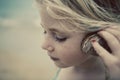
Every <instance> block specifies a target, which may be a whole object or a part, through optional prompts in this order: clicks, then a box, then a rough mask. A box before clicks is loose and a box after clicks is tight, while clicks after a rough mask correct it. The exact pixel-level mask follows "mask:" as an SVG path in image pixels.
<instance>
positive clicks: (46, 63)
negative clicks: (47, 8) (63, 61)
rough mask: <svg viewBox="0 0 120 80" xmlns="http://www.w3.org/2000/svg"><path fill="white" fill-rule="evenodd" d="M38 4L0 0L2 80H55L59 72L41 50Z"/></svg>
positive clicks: (27, 0) (25, 0)
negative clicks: (55, 75) (53, 78)
mask: <svg viewBox="0 0 120 80" xmlns="http://www.w3.org/2000/svg"><path fill="white" fill-rule="evenodd" d="M39 22H40V21H39V12H38V10H37V7H36V4H35V1H34V0H0V80H51V79H52V77H53V76H54V74H55V73H56V70H57V68H56V67H55V65H54V63H53V62H52V61H51V60H50V58H49V57H48V56H47V54H46V52H45V51H43V50H42V49H41V48H40V45H41V43H42V28H41V27H40V25H39Z"/></svg>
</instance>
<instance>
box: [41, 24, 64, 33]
mask: <svg viewBox="0 0 120 80" xmlns="http://www.w3.org/2000/svg"><path fill="white" fill-rule="evenodd" d="M40 24H41V23H40ZM41 26H42V27H44V28H46V27H45V26H44V25H43V24H41ZM48 30H49V31H51V32H57V33H60V34H65V32H62V31H60V30H57V29H55V28H49V29H48Z"/></svg>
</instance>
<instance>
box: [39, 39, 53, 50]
mask: <svg viewBox="0 0 120 80" xmlns="http://www.w3.org/2000/svg"><path fill="white" fill-rule="evenodd" d="M41 47H42V49H44V50H47V51H48V52H52V51H54V47H53V44H52V43H51V41H49V40H47V39H46V40H44V41H43V43H42V45H41Z"/></svg>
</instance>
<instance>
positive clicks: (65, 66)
mask: <svg viewBox="0 0 120 80" xmlns="http://www.w3.org/2000/svg"><path fill="white" fill-rule="evenodd" d="M55 65H56V66H57V67H59V68H68V67H70V66H67V65H64V64H55Z"/></svg>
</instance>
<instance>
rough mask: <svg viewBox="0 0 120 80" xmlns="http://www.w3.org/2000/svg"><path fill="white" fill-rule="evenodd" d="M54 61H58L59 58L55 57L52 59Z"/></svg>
mask: <svg viewBox="0 0 120 80" xmlns="http://www.w3.org/2000/svg"><path fill="white" fill-rule="evenodd" d="M50 58H51V59H52V60H53V61H58V60H59V58H55V57H50Z"/></svg>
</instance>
